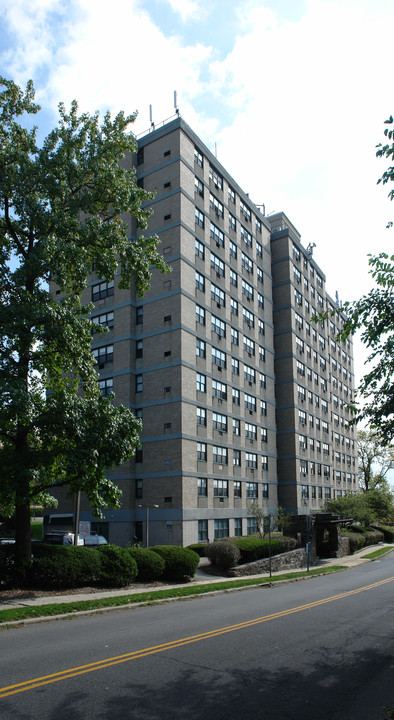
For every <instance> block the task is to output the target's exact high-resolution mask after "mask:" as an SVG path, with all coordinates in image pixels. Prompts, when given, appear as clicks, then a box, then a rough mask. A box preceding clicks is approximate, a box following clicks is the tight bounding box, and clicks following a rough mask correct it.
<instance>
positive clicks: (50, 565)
mask: <svg viewBox="0 0 394 720" xmlns="http://www.w3.org/2000/svg"><path fill="white" fill-rule="evenodd" d="M100 568H101V563H100V556H99V554H98V552H97V550H93V549H90V548H84V547H76V546H75V547H74V546H72V545H71V546H65V545H45V544H42V545H35V546H34V556H33V562H32V565H31V569H30V573H29V577H28V585H29V587H35V588H43V589H48V590H52V589H59V590H61V589H67V588H74V587H81V586H84V585H92V584H93V583H95V582H97V579H98V578H99V576H100Z"/></svg>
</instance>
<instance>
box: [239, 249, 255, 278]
mask: <svg viewBox="0 0 394 720" xmlns="http://www.w3.org/2000/svg"><path fill="white" fill-rule="evenodd" d="M241 264H242V267H243V268H244V270H245V271H246V272H247V273H248V274H249V275H253V262H252V261H251V259H250V258H249V257H248V256H247V255H245V253H244V252H243V253H242V256H241Z"/></svg>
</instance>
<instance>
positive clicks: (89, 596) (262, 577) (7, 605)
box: [0, 543, 394, 610]
mask: <svg viewBox="0 0 394 720" xmlns="http://www.w3.org/2000/svg"><path fill="white" fill-rule="evenodd" d="M382 547H389V548H392V549H394V545H390V544H389V543H379V545H370V546H369V547H366V548H363V549H362V550H359V551H358V552H356V553H354V555H347V556H346V557H342V558H324V559H322V560H319V561H318V563H317V564H316V565H313V566H311V570H312V569H318V568H324V567H328V566H332V565H341V566H342V567H347V568H352V567H355V566H357V565H363V564H364V563H367V562H370V560H368V559H367V558H363V557H362V556H363V555H368V554H369V553H372V552H374V550H378V549H379V548H382ZM209 566H210V563H209V560H208V559H207V558H201V561H200V564H199V566H198V568H197V572H196V575H195V576H194V578H193V580H192V581H191V582H189V583H184V584H182V583H180V584H179V583H177V584H174V585H167V584H166V585H153V586H149V587H147V586H146V585H140V586H139V585H138V584H137V585H134V586H133V587H132V588H128V589H122V590H104V591H99V592H81V593H79V592H77V593H73V594H70V595H62V594H59V595H48V596H40V597H29V592H28V591H26V596H25V597H23V598H21V599H20V600H16V599H13V600H10V601H0V610H7V609H11V608H18V607H40V606H41V605H52V604H56V603H72V602H80V601H83V600H99V599H100V598H111V597H113V598H116V597H121V596H124V595H130V596H132V595H137V594H140V593H143V592H149V593H152V592H153V593H154V592H158V591H160V590H169V589H171V588H181V587H192V586H193V585H206V584H208V585H209V584H212V583H216V582H225V581H228V582H229V583H230V582H233V581H234V580H241V579H242V578H241V577H237V578H234V577H232V578H229V577H228V576H227V575H218V574H215V575H211V574H208V573H207V572H206V571H205V570H204V568H207V567H209ZM303 569H304V570H305V576H306V577H307V571H306V567H305V568H297V569H287V570H280V571H278V572H275V573H272V576H273V577H278V576H280V575H285V574H287V573H289V572H302V570H303ZM243 577H244V578H245V579H246V578H247V579H253V578H255V579H256V581H258V582H269V580H270V577H269V575H268V574H267V573H265V574H257V575H245V576H243ZM131 602H132V601H131Z"/></svg>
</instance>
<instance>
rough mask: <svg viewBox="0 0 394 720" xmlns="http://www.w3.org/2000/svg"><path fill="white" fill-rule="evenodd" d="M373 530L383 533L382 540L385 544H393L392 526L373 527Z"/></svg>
mask: <svg viewBox="0 0 394 720" xmlns="http://www.w3.org/2000/svg"><path fill="white" fill-rule="evenodd" d="M373 527H374V529H375V530H379V531H380V532H382V533H383V539H384V542H386V543H394V526H393V525H374V526H373Z"/></svg>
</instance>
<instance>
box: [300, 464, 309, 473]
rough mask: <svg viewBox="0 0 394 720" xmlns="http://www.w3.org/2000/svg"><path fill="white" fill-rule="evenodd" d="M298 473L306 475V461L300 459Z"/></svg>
mask: <svg viewBox="0 0 394 720" xmlns="http://www.w3.org/2000/svg"><path fill="white" fill-rule="evenodd" d="M300 473H301V475H308V461H307V460H300Z"/></svg>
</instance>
